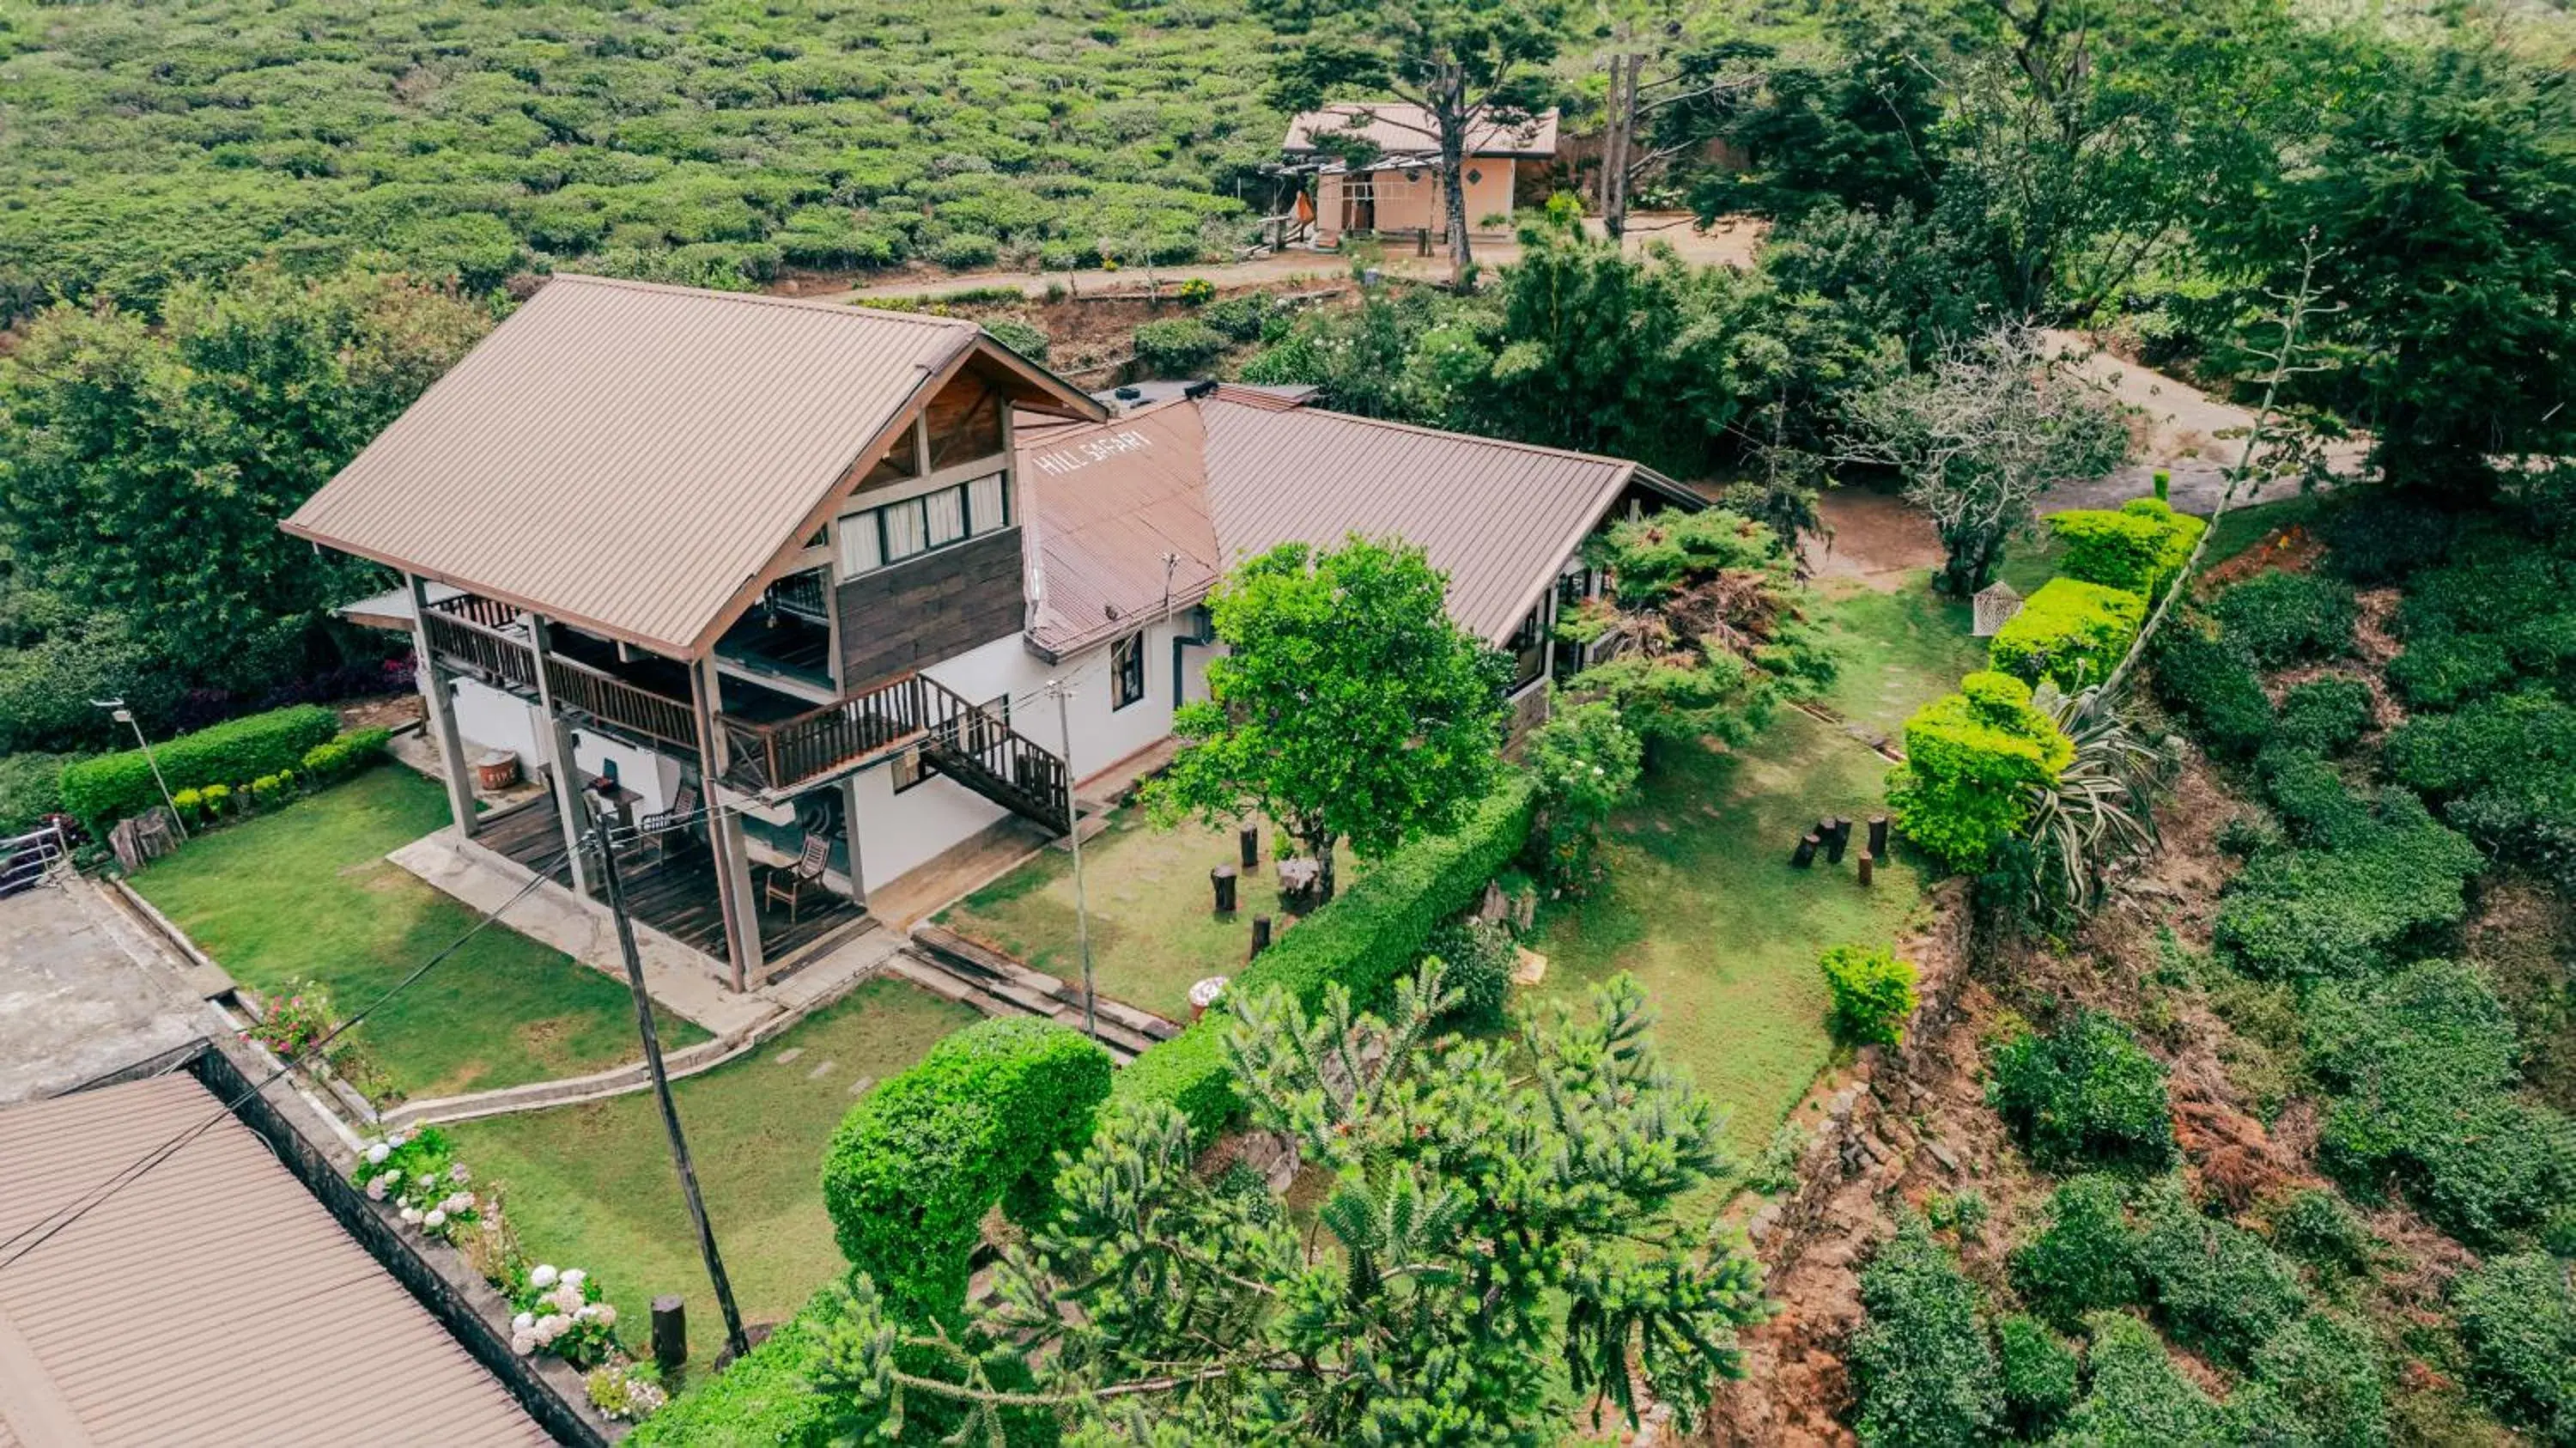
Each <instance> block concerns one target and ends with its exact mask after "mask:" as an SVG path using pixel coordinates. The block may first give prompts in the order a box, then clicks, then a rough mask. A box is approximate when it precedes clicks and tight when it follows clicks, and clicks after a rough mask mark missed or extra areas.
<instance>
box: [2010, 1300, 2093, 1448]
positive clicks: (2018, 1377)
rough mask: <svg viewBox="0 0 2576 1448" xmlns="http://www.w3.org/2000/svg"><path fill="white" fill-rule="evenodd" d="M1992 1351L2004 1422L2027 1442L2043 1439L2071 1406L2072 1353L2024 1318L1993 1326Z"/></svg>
mask: <svg viewBox="0 0 2576 1448" xmlns="http://www.w3.org/2000/svg"><path fill="white" fill-rule="evenodd" d="M1995 1349H1996V1351H1995V1356H1996V1359H1997V1361H1998V1363H1999V1365H2000V1367H2001V1369H2002V1371H2001V1376H2000V1383H2001V1386H2002V1389H2003V1399H2004V1413H2005V1415H2006V1417H2007V1418H2008V1419H2009V1420H2010V1422H2011V1424H2012V1426H2013V1428H2014V1430H2015V1431H2016V1432H2018V1433H2019V1434H2020V1435H2021V1436H2022V1437H2024V1438H2026V1439H2029V1440H2031V1441H2033V1442H2037V1441H2038V1440H2040V1439H2042V1438H2045V1437H2047V1436H2048V1431H2049V1430H2050V1429H2051V1428H2053V1427H2055V1426H2056V1424H2057V1420H2058V1419H2060V1418H2062V1417H2064V1416H2066V1410H2067V1409H2069V1408H2072V1407H2074V1406H2075V1386H2076V1377H2077V1367H2078V1364H2077V1362H2076V1358H2075V1349H2073V1348H2072V1347H2069V1346H2067V1344H2066V1340H2065V1339H2064V1338H2061V1337H2059V1336H2058V1335H2057V1334H2056V1333H2054V1332H2051V1331H2049V1330H2048V1325H2047V1324H2046V1323H2043V1322H2041V1321H2040V1320H2039V1319H2038V1318H2036V1317H2033V1316H2031V1315H2030V1314H2029V1313H2026V1312H2016V1313H2014V1314H2012V1315H2011V1316H2009V1317H2006V1318H2005V1319H2003V1320H2002V1321H2001V1322H1998V1323H1996V1324H1995Z"/></svg>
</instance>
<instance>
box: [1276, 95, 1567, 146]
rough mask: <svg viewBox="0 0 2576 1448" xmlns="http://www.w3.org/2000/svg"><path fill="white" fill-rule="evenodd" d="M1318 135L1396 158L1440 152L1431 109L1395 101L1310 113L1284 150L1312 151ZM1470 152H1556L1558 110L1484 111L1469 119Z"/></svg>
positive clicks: (1293, 126)
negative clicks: (1505, 115)
mask: <svg viewBox="0 0 2576 1448" xmlns="http://www.w3.org/2000/svg"><path fill="white" fill-rule="evenodd" d="M1319 135H1326V136H1336V137H1350V136H1355V137H1358V138H1360V139H1362V140H1365V141H1367V142H1369V143H1370V144H1371V145H1374V146H1375V147H1377V148H1378V149H1379V150H1380V151H1383V152H1386V153H1388V154H1389V155H1395V156H1422V155H1433V156H1436V155H1438V154H1439V153H1440V128H1439V126H1438V124H1437V123H1435V122H1434V121H1433V119H1432V117H1431V113H1430V112H1429V111H1427V110H1424V109H1423V108H1422V107H1420V106H1415V105H1405V104H1402V103H1400V102H1396V101H1372V102H1365V103H1362V102H1349V103H1345V104H1341V105H1330V106H1325V107H1323V108H1322V109H1320V110H1312V111H1306V112H1304V113H1302V114H1300V115H1298V116H1297V117H1295V118H1294V119H1292V120H1290V121H1289V122H1288V139H1287V141H1286V142H1285V143H1284V144H1283V145H1282V147H1281V149H1282V150H1284V151H1286V152H1287V153H1288V154H1290V155H1292V156H1300V155H1313V154H1315V153H1316V152H1318V151H1320V150H1321V149H1322V147H1320V146H1318V145H1317V144H1316V141H1315V138H1316V137H1317V136H1319ZM1467 154H1468V155H1470V156H1530V157H1539V158H1546V157H1551V156H1554V155H1555V154H1556V108H1555V107H1553V106H1551V107H1549V108H1548V109H1546V110H1543V111H1538V112H1535V113H1533V114H1531V115H1529V116H1527V117H1525V118H1521V119H1517V120H1508V121H1507V120H1503V119H1499V118H1497V117H1495V116H1492V115H1486V116H1483V117H1481V118H1479V119H1477V120H1475V121H1473V122H1471V123H1469V125H1468V127H1467Z"/></svg>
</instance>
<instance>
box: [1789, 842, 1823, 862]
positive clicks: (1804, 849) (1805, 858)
mask: <svg viewBox="0 0 2576 1448" xmlns="http://www.w3.org/2000/svg"><path fill="white" fill-rule="evenodd" d="M1820 843H1822V842H1821V841H1820V840H1818V839H1817V838H1816V836H1815V835H1813V834H1809V835H1807V836H1805V837H1804V838H1802V839H1800V840H1799V841H1798V850H1797V853H1795V854H1793V855H1791V856H1790V857H1789V866H1790V868H1792V869H1797V870H1803V869H1806V868H1807V867H1808V866H1810V865H1813V864H1814V863H1816V846H1817V845H1818V844H1820Z"/></svg>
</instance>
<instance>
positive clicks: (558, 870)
mask: <svg viewBox="0 0 2576 1448" xmlns="http://www.w3.org/2000/svg"><path fill="white" fill-rule="evenodd" d="M474 842H475V843H476V844H479V845H481V846H483V847H484V848H485V849H489V850H495V851H498V852H499V853H501V854H504V855H507V856H509V857H510V858H511V859H513V860H516V861H518V862H519V863H520V864H522V865H525V866H527V867H528V868H529V869H531V870H535V869H540V868H542V869H545V870H546V871H547V872H548V873H549V874H551V875H553V876H554V878H555V883H556V884H559V885H562V886H564V887H565V888H567V889H569V888H571V885H572V865H571V862H570V861H569V860H567V859H566V858H565V857H564V853H563V828H562V821H561V820H560V818H559V817H558V816H557V815H556V813H555V805H554V798H553V796H551V795H543V796H540V797H538V798H537V799H535V800H533V801H531V802H530V803H528V804H525V805H521V806H519V807H517V808H515V809H512V810H509V811H507V812H505V813H502V814H498V815H494V816H491V817H490V818H487V819H485V820H483V821H481V822H480V828H478V829H477V830H476V831H475V834H474ZM619 863H620V864H621V865H623V866H625V877H624V878H625V884H626V903H627V906H628V908H630V909H632V910H633V911H634V912H635V918H637V919H638V920H641V921H643V922H644V923H645V924H647V925H650V926H652V927H653V928H654V929H656V930H659V931H661V932H662V933H663V934H665V935H668V936H670V937H671V938H673V939H675V940H677V941H679V942H681V943H682V944H684V945H687V946H689V947H690V948H692V949H694V950H698V951H702V952H704V953H705V954H707V955H710V956H713V957H714V958H715V959H717V960H719V961H721V960H723V959H724V958H725V942H724V909H723V907H722V906H721V905H719V904H718V903H717V902H716V872H715V861H714V859H713V858H712V857H711V856H710V855H709V854H708V853H707V847H706V844H705V842H704V841H703V840H693V841H690V842H689V843H688V844H686V845H685V846H675V847H674V848H673V850H672V852H671V856H670V858H669V859H668V860H667V861H666V862H664V863H662V864H658V865H655V864H645V863H638V862H630V861H628V860H626V859H624V858H622V857H621V859H620V860H619ZM764 873H765V871H764V870H763V869H762V868H761V867H758V866H754V867H753V869H752V887H753V889H754V891H755V892H757V891H758V889H759V887H760V884H761V880H762V876H763V875H764ZM599 893H600V891H599V886H598V884H597V883H596V882H593V884H592V886H591V897H592V898H593V899H597V898H598V897H599ZM863 913H864V912H862V911H861V910H860V909H859V907H858V906H856V905H853V904H851V903H850V902H849V900H848V899H847V898H846V897H844V896H841V895H836V894H834V893H832V892H831V891H830V890H829V889H828V888H825V887H822V886H816V885H808V886H806V887H805V896H804V899H803V900H802V901H800V902H799V903H798V906H797V910H796V919H795V921H794V922H793V923H790V922H789V920H788V918H787V908H786V907H785V906H783V905H768V906H764V907H763V908H762V909H761V912H760V951H761V955H762V957H763V959H764V960H765V961H766V962H767V963H768V964H769V965H772V966H775V965H776V964H778V963H779V962H780V961H783V960H785V959H787V958H788V957H789V956H791V955H794V954H795V953H796V952H797V951H799V950H802V949H803V948H805V947H806V946H808V945H811V944H813V943H814V942H815V941H817V940H820V939H822V938H823V937H824V936H826V935H830V934H833V933H835V932H836V931H838V930H840V929H841V928H842V927H843V926H846V925H849V924H851V923H853V922H855V921H856V920H858V918H859V917H860V915H861V914H863Z"/></svg>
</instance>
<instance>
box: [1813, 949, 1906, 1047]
mask: <svg viewBox="0 0 2576 1448" xmlns="http://www.w3.org/2000/svg"><path fill="white" fill-rule="evenodd" d="M1817 965H1818V966H1819V967H1821V968H1822V969H1823V971H1824V973H1825V993H1826V995H1827V996H1828V997H1830V998H1831V1000H1832V1005H1831V1006H1829V1007H1828V1008H1827V1012H1826V1016H1825V1024H1826V1026H1827V1027H1828V1028H1829V1029H1830V1030H1831V1031H1832V1033H1833V1036H1834V1039H1835V1040H1838V1041H1841V1042H1843V1043H1844V1044H1845V1045H1852V1046H1895V1045H1896V1044H1898V1043H1899V1042H1901V1041H1903V1040H1904V1039H1905V1022H1906V1020H1907V1019H1908V1018H1909V1017H1911V1016H1912V1015H1913V1014H1914V1005H1915V993H1914V982H1915V970H1914V962H1912V961H1910V960H1899V959H1897V957H1896V952H1895V951H1893V950H1890V949H1888V948H1887V947H1886V946H1883V945H1877V946H1871V945H1837V946H1834V947H1832V948H1830V949H1828V950H1827V951H1826V952H1825V953H1824V956H1823V957H1822V958H1821V959H1820V960H1818V961H1817Z"/></svg>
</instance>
